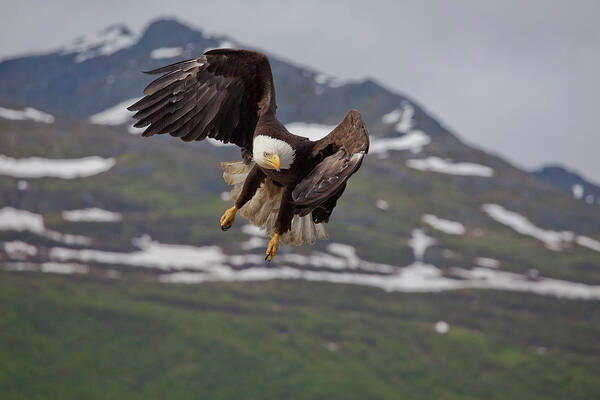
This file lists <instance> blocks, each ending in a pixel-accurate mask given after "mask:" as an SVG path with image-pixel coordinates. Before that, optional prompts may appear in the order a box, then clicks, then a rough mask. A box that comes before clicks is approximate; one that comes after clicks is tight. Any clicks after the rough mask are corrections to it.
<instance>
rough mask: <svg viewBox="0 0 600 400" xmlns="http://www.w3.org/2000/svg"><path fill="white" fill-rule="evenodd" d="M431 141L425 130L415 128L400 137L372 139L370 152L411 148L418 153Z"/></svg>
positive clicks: (379, 152) (377, 152) (383, 152)
mask: <svg viewBox="0 0 600 400" xmlns="http://www.w3.org/2000/svg"><path fill="white" fill-rule="evenodd" d="M429 143H431V138H430V137H429V136H427V135H426V134H425V132H423V131H417V130H414V131H410V132H409V133H406V134H404V135H402V136H400V137H395V138H385V139H371V145H370V147H369V153H370V154H382V155H385V154H387V152H388V151H391V150H396V151H401V150H410V151H412V152H413V153H418V152H420V151H421V149H422V148H423V147H424V146H426V145H428V144H429Z"/></svg>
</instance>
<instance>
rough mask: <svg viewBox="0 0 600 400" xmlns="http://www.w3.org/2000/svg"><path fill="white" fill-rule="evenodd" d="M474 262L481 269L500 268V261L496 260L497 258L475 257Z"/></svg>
mask: <svg viewBox="0 0 600 400" xmlns="http://www.w3.org/2000/svg"><path fill="white" fill-rule="evenodd" d="M473 262H475V264H476V265H479V266H480V267H485V268H498V267H500V261H498V260H496V259H495V258H490V257H475V259H474V260H473Z"/></svg>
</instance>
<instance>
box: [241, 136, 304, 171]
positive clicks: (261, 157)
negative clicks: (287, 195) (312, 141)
mask: <svg viewBox="0 0 600 400" xmlns="http://www.w3.org/2000/svg"><path fill="white" fill-rule="evenodd" d="M295 155H296V151H295V150H294V148H293V147H292V146H290V144H289V143H287V142H285V141H283V140H280V139H275V138H273V137H270V136H265V135H258V136H257V137H255V138H254V142H253V143H252V157H253V158H254V162H255V163H257V164H258V165H259V166H261V167H262V168H265V169H275V170H277V171H279V170H280V169H288V168H290V166H291V165H292V163H293V162H294V157H295Z"/></svg>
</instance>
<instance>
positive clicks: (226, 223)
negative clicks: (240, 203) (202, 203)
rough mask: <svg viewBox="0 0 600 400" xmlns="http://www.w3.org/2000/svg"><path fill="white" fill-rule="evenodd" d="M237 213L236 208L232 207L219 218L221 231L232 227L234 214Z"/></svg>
mask: <svg viewBox="0 0 600 400" xmlns="http://www.w3.org/2000/svg"><path fill="white" fill-rule="evenodd" d="M236 212H237V207H236V206H233V207H231V208H230V209H229V210H227V211H225V214H223V216H222V217H221V230H223V231H226V230H227V229H229V228H231V227H232V226H233V223H234V222H235V213H236Z"/></svg>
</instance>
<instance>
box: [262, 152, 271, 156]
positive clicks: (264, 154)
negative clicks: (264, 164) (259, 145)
mask: <svg viewBox="0 0 600 400" xmlns="http://www.w3.org/2000/svg"><path fill="white" fill-rule="evenodd" d="M270 155H271V154H270V153H267V152H266V151H265V152H264V153H263V157H265V158H267V157H269V156H270Z"/></svg>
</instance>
